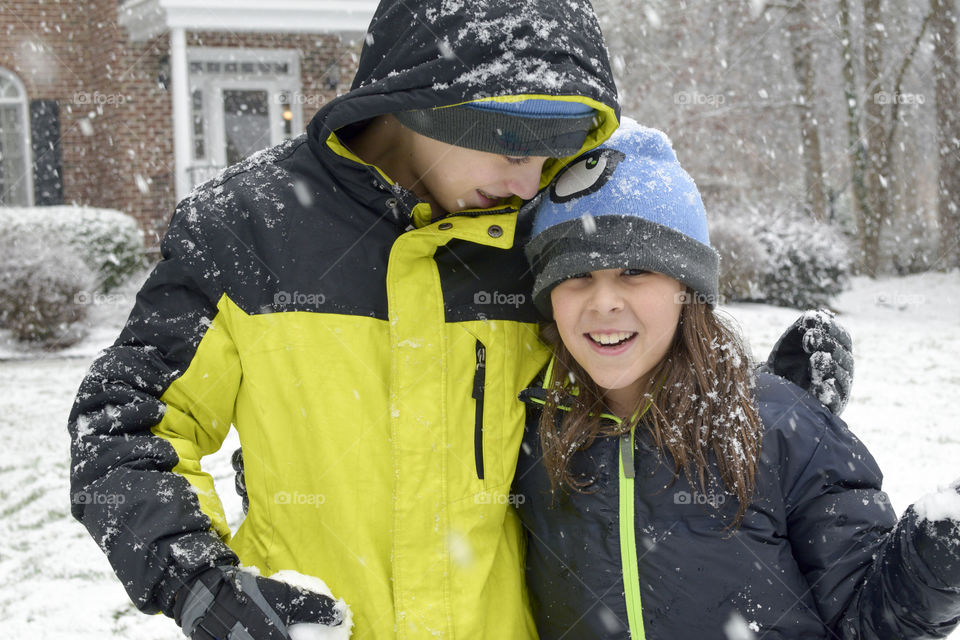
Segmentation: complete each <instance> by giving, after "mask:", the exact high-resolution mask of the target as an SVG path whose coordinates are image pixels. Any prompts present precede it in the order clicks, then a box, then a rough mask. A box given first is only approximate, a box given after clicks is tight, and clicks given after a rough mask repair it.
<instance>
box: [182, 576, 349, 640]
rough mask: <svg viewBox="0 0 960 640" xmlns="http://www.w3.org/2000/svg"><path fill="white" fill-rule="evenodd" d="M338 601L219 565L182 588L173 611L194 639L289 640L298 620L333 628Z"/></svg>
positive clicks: (184, 629) (185, 632)
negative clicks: (291, 628)
mask: <svg viewBox="0 0 960 640" xmlns="http://www.w3.org/2000/svg"><path fill="white" fill-rule="evenodd" d="M335 605H336V602H335V601H334V600H333V599H332V598H330V597H328V596H324V595H320V594H318V593H313V592H311V591H305V590H303V589H299V588H297V587H293V586H290V585H288V584H285V583H283V582H279V581H277V580H270V579H269V578H262V577H260V576H256V575H253V574H252V573H247V572H246V571H242V570H240V569H238V568H237V567H216V568H213V569H208V570H206V571H204V572H203V573H201V574H200V575H199V576H198V577H197V578H196V579H195V580H194V581H193V584H191V585H188V586H185V587H183V588H182V589H181V590H180V593H179V594H178V597H177V601H176V603H175V604H174V608H173V613H174V619H175V620H176V621H177V624H179V625H180V627H181V628H182V629H183V633H184V635H186V636H187V637H189V638H191V639H192V640H249V639H251V638H255V639H256V640H289V638H290V634H289V633H288V631H287V627H288V626H289V625H291V624H296V623H298V622H313V623H319V624H325V625H328V626H335V625H338V624H340V623H341V622H342V619H341V614H340V613H339V612H338V611H337V609H336V606H335Z"/></svg>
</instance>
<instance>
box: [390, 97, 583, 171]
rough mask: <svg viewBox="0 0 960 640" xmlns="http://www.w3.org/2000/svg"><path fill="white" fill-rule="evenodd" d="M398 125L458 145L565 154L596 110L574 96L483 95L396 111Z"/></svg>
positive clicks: (570, 152) (504, 151)
mask: <svg viewBox="0 0 960 640" xmlns="http://www.w3.org/2000/svg"><path fill="white" fill-rule="evenodd" d="M394 115H395V116H396V117H397V119H398V120H399V121H400V123H401V124H403V126H405V127H407V128H408V129H412V130H414V131H416V132H417V133H419V134H421V135H424V136H427V137H428V138H433V139H434V140H440V141H441V142H446V143H447V144H453V145H456V146H458V147H466V148H468V149H476V150H478V151H487V152H490V153H496V154H501V155H508V156H547V157H550V158H562V157H564V156H570V155H573V154H575V153H577V152H578V151H580V148H581V147H582V146H583V142H584V140H586V138H587V134H589V133H590V130H591V129H593V127H594V125H595V122H594V115H595V111H594V109H593V108H592V107H590V106H588V105H586V104H583V103H582V102H576V101H573V100H546V99H542V98H530V99H526V100H518V101H513V102H503V101H499V100H483V101H480V102H470V103H467V104H461V105H456V106H453V107H438V108H436V109H418V110H414V111H400V112H397V113H395V114H394Z"/></svg>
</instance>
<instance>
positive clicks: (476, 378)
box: [473, 340, 487, 480]
mask: <svg viewBox="0 0 960 640" xmlns="http://www.w3.org/2000/svg"><path fill="white" fill-rule="evenodd" d="M476 354H477V368H476V370H475V371H474V374H473V399H474V400H476V404H477V408H476V414H475V417H474V421H473V450H474V455H475V456H476V462H477V478H478V479H480V480H483V392H484V387H485V386H486V382H487V348H486V347H485V346H483V343H482V342H480V341H479V340H477V346H476Z"/></svg>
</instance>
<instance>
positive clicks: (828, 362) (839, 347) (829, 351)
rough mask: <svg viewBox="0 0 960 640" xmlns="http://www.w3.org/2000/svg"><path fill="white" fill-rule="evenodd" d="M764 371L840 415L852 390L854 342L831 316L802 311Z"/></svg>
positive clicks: (823, 311) (818, 310) (771, 355)
mask: <svg viewBox="0 0 960 640" xmlns="http://www.w3.org/2000/svg"><path fill="white" fill-rule="evenodd" d="M764 368H765V369H766V370H767V371H770V372H771V373H775V374H777V375H778V376H782V377H784V378H786V379H787V380H789V381H790V382H793V383H794V384H796V385H797V386H799V387H802V388H804V389H806V390H807V391H809V392H810V393H811V394H812V395H813V396H814V397H815V398H817V400H819V401H820V402H822V403H823V404H824V405H825V406H826V407H827V408H828V409H830V411H832V412H833V413H834V414H836V415H840V413H841V412H842V411H843V409H844V407H846V406H847V401H848V400H849V399H850V388H851V387H852V386H853V342H852V341H851V339H850V334H849V333H847V330H846V329H844V328H843V327H842V326H840V324H839V323H838V322H837V320H836V317H835V316H834V314H833V313H832V312H830V311H827V310H826V309H817V310H815V311H805V312H804V313H803V315H801V316H800V317H799V318H798V319H797V321H796V322H794V323H793V325H791V327H790V328H789V329H787V330H786V332H785V333H784V334H783V335H782V336H780V339H779V340H777V344H776V345H774V347H773V350H772V351H771V352H770V357H769V358H767V363H766V365H765V367H764Z"/></svg>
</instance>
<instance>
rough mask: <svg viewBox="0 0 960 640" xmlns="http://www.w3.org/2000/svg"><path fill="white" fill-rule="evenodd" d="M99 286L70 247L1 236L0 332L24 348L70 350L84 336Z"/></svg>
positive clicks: (40, 240) (30, 239)
mask: <svg viewBox="0 0 960 640" xmlns="http://www.w3.org/2000/svg"><path fill="white" fill-rule="evenodd" d="M95 280H96V278H95V275H94V273H93V272H92V271H91V269H90V268H89V267H88V266H87V265H86V264H85V263H84V261H83V260H82V259H80V257H79V256H78V255H77V254H76V253H75V252H74V250H73V249H72V247H70V246H69V245H66V244H63V243H59V244H57V243H51V242H46V241H44V240H42V239H41V238H38V237H36V236H19V237H16V236H9V235H0V327H3V328H5V329H9V330H10V332H11V333H12V334H13V336H14V337H15V338H16V339H18V340H22V341H24V342H31V343H35V344H37V345H40V346H47V347H67V346H70V345H71V344H73V343H75V342H77V341H78V340H80V339H81V338H82V337H83V336H84V334H85V328H84V327H83V326H82V325H81V324H80V323H79V321H80V320H82V319H83V318H84V317H85V315H86V312H87V307H88V305H87V303H86V298H87V297H88V296H89V292H90V291H91V289H92V287H93V285H94V282H95Z"/></svg>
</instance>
